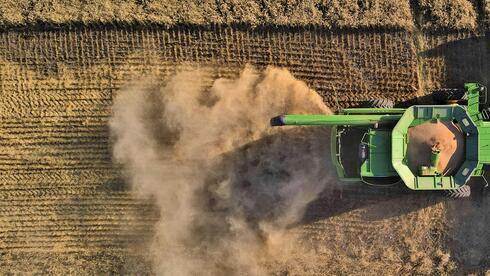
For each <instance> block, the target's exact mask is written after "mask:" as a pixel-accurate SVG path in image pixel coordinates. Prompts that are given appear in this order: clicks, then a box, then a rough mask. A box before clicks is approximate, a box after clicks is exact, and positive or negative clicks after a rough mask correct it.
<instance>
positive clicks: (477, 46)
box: [420, 32, 490, 88]
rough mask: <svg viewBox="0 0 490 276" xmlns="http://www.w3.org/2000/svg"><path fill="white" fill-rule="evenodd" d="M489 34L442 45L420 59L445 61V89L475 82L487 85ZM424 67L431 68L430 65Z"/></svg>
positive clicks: (426, 52) (425, 52)
mask: <svg viewBox="0 0 490 276" xmlns="http://www.w3.org/2000/svg"><path fill="white" fill-rule="evenodd" d="M489 36H490V32H487V33H486V34H485V36H481V37H471V38H466V39H460V40H455V41H452V42H448V43H444V44H442V45H439V46H437V47H435V48H432V49H429V50H427V51H424V52H422V53H420V55H421V57H422V58H433V57H442V58H444V61H445V68H446V71H445V79H444V80H443V82H442V83H444V84H445V85H446V87H450V88H453V87H454V88H457V87H461V86H462V84H463V83H465V82H470V81H475V82H479V83H482V84H483V85H488V78H489V76H490V69H489V68H490V65H489V64H488V61H489V57H490V37H489ZM425 66H431V64H430V63H428V64H426V65H425Z"/></svg>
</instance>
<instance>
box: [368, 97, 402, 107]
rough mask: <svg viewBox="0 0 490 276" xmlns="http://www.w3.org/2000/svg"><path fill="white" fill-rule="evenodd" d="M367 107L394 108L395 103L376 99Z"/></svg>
mask: <svg viewBox="0 0 490 276" xmlns="http://www.w3.org/2000/svg"><path fill="white" fill-rule="evenodd" d="M366 105H367V106H368V107H374V108H393V107H394V106H395V103H394V102H393V101H392V100H388V99H375V100H370V101H368V102H367V103H366Z"/></svg>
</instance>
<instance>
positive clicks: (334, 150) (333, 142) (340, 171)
mask: <svg viewBox="0 0 490 276" xmlns="http://www.w3.org/2000/svg"><path fill="white" fill-rule="evenodd" d="M339 139H340V133H338V132H337V127H332V129H331V132H330V152H331V154H330V157H331V158H332V163H333V165H334V166H335V170H336V171H337V175H338V177H339V178H341V179H345V173H344V167H343V166H342V163H341V156H340V147H341V144H340V142H339Z"/></svg>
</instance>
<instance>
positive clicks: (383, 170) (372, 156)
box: [361, 129, 398, 177]
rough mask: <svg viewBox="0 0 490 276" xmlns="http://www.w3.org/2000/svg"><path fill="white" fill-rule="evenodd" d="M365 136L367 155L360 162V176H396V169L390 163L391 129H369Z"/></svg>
mask: <svg viewBox="0 0 490 276" xmlns="http://www.w3.org/2000/svg"><path fill="white" fill-rule="evenodd" d="M367 137H368V139H367V140H368V141H369V142H368V143H367V144H368V147H369V155H368V158H367V159H366V160H364V161H363V162H362V164H361V176H363V177H388V176H397V175H398V174H397V172H396V170H395V169H394V168H393V166H392V165H391V150H390V148H391V130H389V129H385V130H381V129H379V130H375V129H370V130H369V132H368V133H367Z"/></svg>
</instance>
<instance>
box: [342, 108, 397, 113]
mask: <svg viewBox="0 0 490 276" xmlns="http://www.w3.org/2000/svg"><path fill="white" fill-rule="evenodd" d="M405 110H406V109H405V108H344V109H342V111H341V112H340V113H341V114H403V113H404V112H405Z"/></svg>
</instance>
